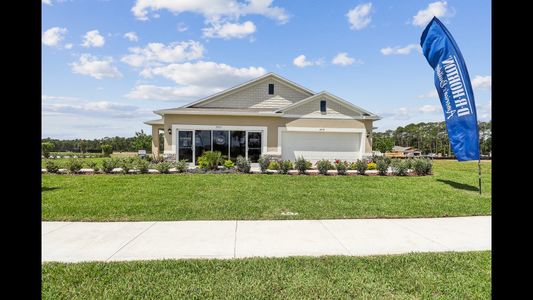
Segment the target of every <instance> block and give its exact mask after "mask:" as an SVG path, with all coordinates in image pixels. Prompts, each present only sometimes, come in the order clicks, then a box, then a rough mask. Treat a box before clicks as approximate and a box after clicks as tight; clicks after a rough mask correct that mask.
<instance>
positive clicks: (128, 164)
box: [118, 157, 134, 174]
mask: <svg viewBox="0 0 533 300" xmlns="http://www.w3.org/2000/svg"><path fill="white" fill-rule="evenodd" d="M133 166H134V165H133V161H132V159H130V158H127V157H125V158H124V159H122V160H120V163H119V164H118V167H119V168H121V169H122V173H123V174H128V173H129V172H130V170H131V169H133Z"/></svg>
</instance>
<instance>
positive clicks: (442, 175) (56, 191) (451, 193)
mask: <svg viewBox="0 0 533 300" xmlns="http://www.w3.org/2000/svg"><path fill="white" fill-rule="evenodd" d="M434 173H435V175H434V176H425V177H412V176H409V177H392V176H386V177H379V176H304V175H302V176H294V175H293V176H291V175H253V174H252V175H244V174H161V175H53V174H50V175H48V174H43V175H42V219H43V220H55V221H67V220H68V221H140V220H157V221H162V220H228V219H229V220H231V219H239V220H260V219H335V218H376V217H443V216H469V215H490V214H491V176H490V174H491V164H490V162H488V163H487V162H485V163H483V174H484V175H483V195H482V196H480V195H479V194H478V192H477V166H476V163H473V162H466V163H459V162H454V161H436V162H435V166H434ZM283 212H294V213H298V214H297V215H289V216H287V215H282V213H283Z"/></svg>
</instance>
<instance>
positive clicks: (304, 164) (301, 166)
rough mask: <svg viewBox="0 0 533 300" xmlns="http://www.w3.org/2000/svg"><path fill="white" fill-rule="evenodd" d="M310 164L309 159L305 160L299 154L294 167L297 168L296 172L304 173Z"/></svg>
mask: <svg viewBox="0 0 533 300" xmlns="http://www.w3.org/2000/svg"><path fill="white" fill-rule="evenodd" d="M311 166H312V164H311V162H310V161H308V160H305V158H303V156H300V157H298V158H297V159H296V161H295V162H294V168H295V169H296V170H298V174H305V171H306V170H307V169H309V168H311Z"/></svg>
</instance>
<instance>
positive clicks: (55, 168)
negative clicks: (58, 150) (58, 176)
mask: <svg viewBox="0 0 533 300" xmlns="http://www.w3.org/2000/svg"><path fill="white" fill-rule="evenodd" d="M46 170H47V171H48V172H50V173H59V165H58V164H57V163H56V162H55V161H53V160H49V159H48V160H46Z"/></svg>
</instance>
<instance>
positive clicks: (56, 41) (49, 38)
mask: <svg viewBox="0 0 533 300" xmlns="http://www.w3.org/2000/svg"><path fill="white" fill-rule="evenodd" d="M67 31H68V30H67V29H66V28H61V27H52V28H50V29H48V30H47V31H45V32H44V34H43V38H42V42H43V44H45V45H46V46H51V47H57V46H59V45H60V43H61V41H62V40H63V39H65V35H66V34H67Z"/></svg>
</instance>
